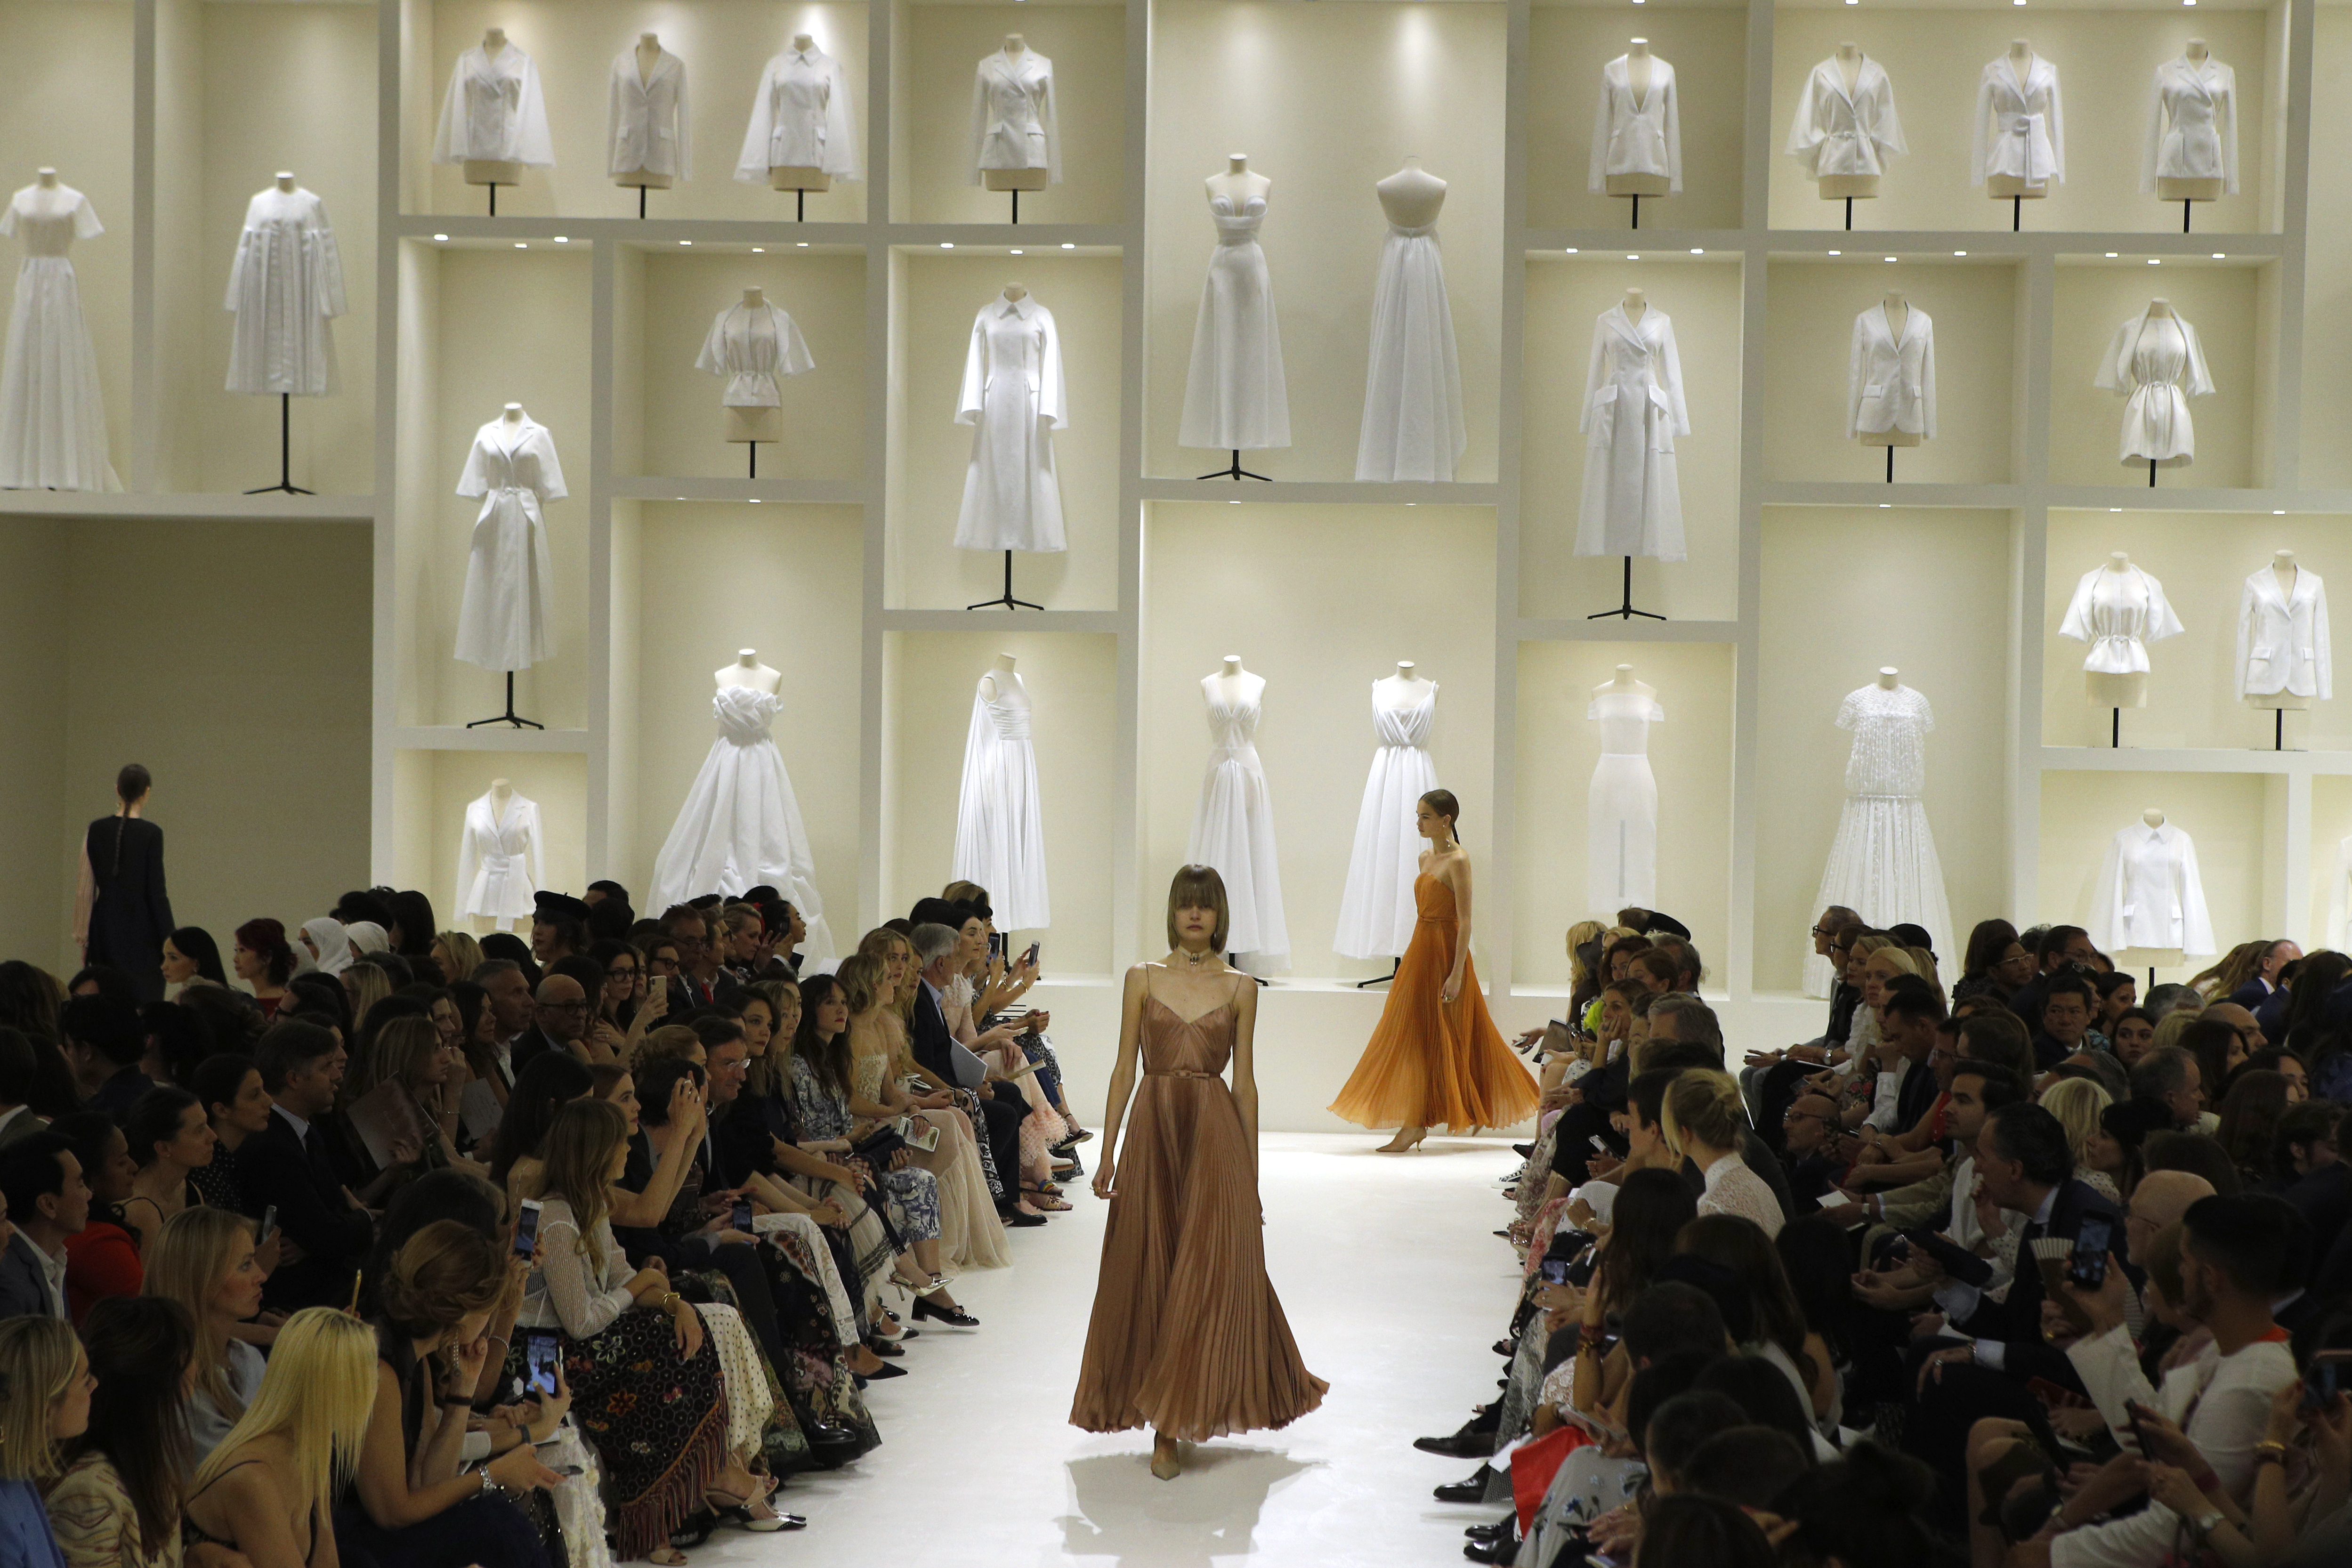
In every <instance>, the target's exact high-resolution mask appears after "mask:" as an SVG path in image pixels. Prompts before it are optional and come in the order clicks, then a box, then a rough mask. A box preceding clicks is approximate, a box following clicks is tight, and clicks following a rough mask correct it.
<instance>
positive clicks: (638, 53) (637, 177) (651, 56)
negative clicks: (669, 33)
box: [613, 33, 676, 191]
mask: <svg viewBox="0 0 2352 1568" xmlns="http://www.w3.org/2000/svg"><path fill="white" fill-rule="evenodd" d="M630 52H631V53H632V54H634V55H635V57H636V60H637V79H638V80H639V81H641V82H644V83H646V85H648V86H650V85H651V84H652V82H653V79H654V67H656V65H659V64H660V63H661V57H662V47H661V39H660V37H657V36H656V35H655V34H652V33H639V34H638V35H637V43H636V47H635V48H634V49H632V50H631V51H630ZM675 182H676V176H674V175H670V174H655V173H653V172H652V171H651V170H648V169H632V170H631V171H629V172H628V173H627V174H615V175H614V176H613V183H614V184H616V185H620V186H623V187H624V188H626V189H631V190H635V189H636V188H638V187H641V186H642V187H643V188H645V189H646V190H651V191H666V190H668V189H669V188H670V186H671V185H672V184H674V183H675Z"/></svg>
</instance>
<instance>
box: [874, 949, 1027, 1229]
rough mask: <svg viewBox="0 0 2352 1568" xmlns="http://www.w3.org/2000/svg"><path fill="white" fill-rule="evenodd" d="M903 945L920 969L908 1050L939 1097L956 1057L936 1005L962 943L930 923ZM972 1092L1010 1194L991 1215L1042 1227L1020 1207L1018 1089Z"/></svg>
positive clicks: (1004, 1086)
mask: <svg viewBox="0 0 2352 1568" xmlns="http://www.w3.org/2000/svg"><path fill="white" fill-rule="evenodd" d="M962 940H963V939H962V937H961V935H960V934H959V933H958V932H957V931H954V930H953V929H952V928H950V927H948V926H943V925H940V924H937V923H936V922H934V923H930V924H926V925H919V926H917V927H916V928H915V934H914V935H913V936H911V937H909V938H908V941H909V942H912V943H913V944H914V948H915V962H916V963H918V964H919V965H921V966H922V981H923V985H922V989H921V990H920V991H919V992H918V993H917V994H916V996H915V1015H914V1018H913V1021H912V1023H911V1025H910V1026H909V1027H908V1031H907V1047H908V1051H909V1052H910V1053H912V1055H913V1056H914V1058H915V1065H916V1066H918V1067H919V1068H922V1070H923V1076H924V1077H925V1078H926V1079H929V1081H930V1084H931V1087H932V1089H933V1091H934V1092H935V1093H941V1094H944V1093H945V1092H946V1091H948V1090H951V1089H955V1088H956V1087H957V1084H956V1076H955V1052H954V1050H953V1049H952V1048H951V1047H953V1045H954V1043H955V1037H954V1036H953V1035H952V1034H950V1032H949V1030H948V1019H947V1013H946V1011H945V1010H944V1009H943V1008H942V1007H941V1005H940V1004H941V1001H942V993H943V992H944V991H945V990H946V989H947V984H948V982H949V980H950V979H951V978H953V976H954V970H955V955H956V949H957V947H958V946H959V945H961V942H962ZM972 1092H973V1093H975V1094H977V1095H978V1096H979V1097H980V1110H981V1115H982V1118H983V1119H984V1120H985V1121H986V1122H987V1124H988V1142H989V1147H990V1149H991V1150H992V1152H993V1153H994V1156H995V1160H996V1173H997V1176H998V1178H999V1179H1000V1180H1002V1181H1003V1182H1005V1183H1006V1184H1008V1187H1009V1188H1010V1189H1011V1190H1009V1191H1007V1192H1005V1193H1004V1194H1002V1195H1001V1196H999V1197H998V1199H997V1202H996V1212H997V1213H998V1214H999V1215H1003V1219H1004V1223H1005V1224H1007V1225H1009V1226H1039V1225H1043V1224H1045V1215H1034V1214H1025V1213H1024V1212H1022V1209H1021V1206H1020V1205H1021V1194H1020V1191H1019V1188H1020V1183H1021V1176H1020V1171H1021V1123H1022V1121H1023V1120H1024V1118H1025V1117H1027V1116H1028V1114H1029V1107H1028V1104H1027V1102H1026V1101H1024V1100H1023V1099H1022V1098H1021V1091H1020V1089H1018V1088H1017V1087H1016V1086H1014V1085H1013V1084H1009V1083H982V1084H981V1085H980V1086H979V1087H978V1088H976V1089H973V1090H972ZM947 1103H948V1101H947V1100H944V1099H943V1100H940V1105H941V1106H944V1105H946V1104H947Z"/></svg>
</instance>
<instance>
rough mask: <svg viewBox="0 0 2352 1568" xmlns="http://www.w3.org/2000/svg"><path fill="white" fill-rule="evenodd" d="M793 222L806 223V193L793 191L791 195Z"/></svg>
mask: <svg viewBox="0 0 2352 1568" xmlns="http://www.w3.org/2000/svg"><path fill="white" fill-rule="evenodd" d="M793 222H794V223H806V222H808V193H807V192H806V191H794V192H793Z"/></svg>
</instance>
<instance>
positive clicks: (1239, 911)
mask: <svg viewBox="0 0 2352 1568" xmlns="http://www.w3.org/2000/svg"><path fill="white" fill-rule="evenodd" d="M1243 679H1244V680H1246V681H1248V682H1250V683H1251V684H1250V685H1249V686H1248V687H1247V688H1246V689H1244V690H1243V691H1241V692H1239V693H1237V694H1236V695H1235V696H1234V698H1232V699H1231V700H1227V699H1226V698H1224V697H1223V696H1222V695H1220V691H1221V688H1222V687H1223V678H1222V677H1219V676H1214V675H1212V676H1210V677H1208V678H1207V679H1203V680H1202V682H1201V689H1202V692H1203V694H1204V695H1205V696H1206V697H1207V699H1208V704H1209V740H1210V751H1209V771H1208V773H1207V775H1206V776H1205V777H1203V778H1202V780H1201V802H1200V805H1198V807H1196V808H1195V809H1194V811H1193V813H1192V843H1191V844H1190V845H1189V846H1188V847H1186V849H1185V851H1184V858H1185V859H1186V860H1188V861H1190V862H1191V863H1192V864H1193V865H1196V866H1208V867H1212V868H1214V869H1215V871H1216V873H1217V875H1218V876H1220V877H1222V878H1223V879H1224V883H1225V904H1226V907H1227V910H1228V912H1229V916H1230V919H1229V921H1228V925H1227V929H1226V932H1225V951H1226V952H1231V953H1244V952H1246V953H1255V954H1256V955H1257V956H1259V957H1261V958H1264V959H1266V960H1269V961H1271V962H1278V961H1280V960H1281V959H1284V958H1286V957H1288V956H1289V953H1290V928H1289V925H1288V923H1287V922H1286V921H1285V920H1284V919H1283V913H1282V870H1281V868H1280V866H1279V865H1278V864H1277V862H1276V858H1275V853H1274V803H1273V801H1272V799H1271V798H1270V797H1269V796H1268V795H1267V794H1266V789H1265V768H1264V766H1262V765H1261V764H1260V763H1259V762H1258V756H1257V745H1256V740H1257V721H1258V717H1259V715H1260V714H1261V713H1262V712H1263V711H1264V702H1265V681H1264V680H1263V679H1258V678H1255V677H1244V678H1243Z"/></svg>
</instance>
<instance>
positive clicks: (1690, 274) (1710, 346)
mask: <svg viewBox="0 0 2352 1568" xmlns="http://www.w3.org/2000/svg"><path fill="white" fill-rule="evenodd" d="M1629 288H1640V289H1643V290H1644V291H1645V292H1646V293H1647V294H1648V296H1649V301H1650V303H1651V304H1652V305H1654V306H1655V307H1656V308H1657V309H1658V310H1663V311H1664V312H1665V313H1666V316H1667V318H1668V319H1669V320H1671V321H1673V322H1674V324H1675V349H1676V351H1677V353H1678V354H1679V356H1680V358H1681V361H1682V368H1683V400H1684V403H1685V405H1686V406H1687V407H1688V409H1689V412H1690V425H1691V433H1690V434H1689V435H1687V436H1677V437H1675V473H1676V476H1677V479H1678V480H1679V482H1680V486H1681V490H1682V502H1683V533H1684V537H1685V547H1686V551H1687V554H1688V557H1689V558H1688V559H1687V560H1685V561H1680V562H1671V563H1667V562H1656V561H1647V560H1643V561H1636V562H1635V563H1633V602H1634V604H1636V605H1639V606H1641V607H1642V608H1643V609H1645V610H1655V611H1660V612H1662V613H1664V614H1665V615H1667V616H1671V617H1673V618H1674V619H1675V620H1729V619H1731V618H1732V617H1733V616H1737V615H1738V613H1739V546H1738V539H1739V291H1740V268H1739V262H1738V258H1737V257H1734V258H1731V259H1730V260H1728V261H1712V260H1704V259H1701V258H1696V257H1692V256H1690V255H1688V254H1687V253H1686V251H1684V252H1676V253H1675V254H1673V255H1670V256H1659V255H1655V254H1645V255H1643V258H1642V259H1641V260H1640V261H1638V262H1635V261H1628V260H1626V259H1625V258H1622V257H1609V258H1602V257H1593V258H1589V259H1588V258H1578V257H1557V258H1555V257H1541V258H1529V261H1528V292H1527V325H1526V329H1525V346H1526V354H1527V358H1526V368H1525V370H1524V371H1523V373H1522V374H1523V378H1524V379H1523V384H1524V386H1525V393H1524V396H1525V398H1526V409H1527V415H1526V418H1527V426H1526V431H1525V434H1524V436H1523V437H1522V441H1523V446H1522V447H1521V458H1520V473H1521V480H1522V487H1523V488H1522V489H1521V491H1520V502H1519V504H1520V512H1519V564H1520V574H1519V609H1520V613H1521V614H1523V615H1528V616H1580V615H1584V614H1586V613H1587V612H1590V611H1592V610H1599V609H1603V608H1605V607H1607V606H1609V605H1614V604H1616V603H1618V602H1619V598H1620V590H1621V588H1622V573H1623V570H1624V567H1623V564H1622V561H1621V560H1620V559H1619V558H1618V557H1617V556H1614V555H1600V556H1579V555H1577V554H1576V553H1575V551H1576V519H1577V512H1578V510H1579V508H1580V505H1581V503H1582V500H1583V494H1584V468H1585V461H1586V458H1587V457H1588V456H1589V454H1590V452H1591V447H1590V446H1589V445H1588V443H1587V439H1586V437H1584V436H1582V435H1581V434H1580V433H1579V432H1578V429H1577V426H1578V425H1579V424H1580V422H1581V421H1582V419H1583V416H1584V387H1585V380H1586V376H1587V374H1588V371H1589V368H1590V366H1591V363H1592V335H1593V327H1594V321H1595V319H1596V318H1598V317H1599V316H1600V315H1601V312H1602V311H1604V310H1608V309H1609V307H1610V306H1612V305H1614V304H1616V303H1617V302H1618V301H1619V300H1622V298H1623V297H1624V293H1625V290H1626V289H1629ZM1841 384H1843V377H1841ZM1841 428H1842V427H1841Z"/></svg>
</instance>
